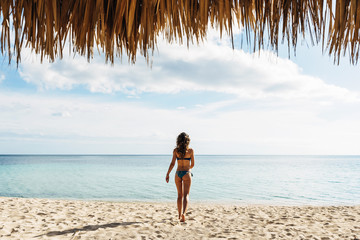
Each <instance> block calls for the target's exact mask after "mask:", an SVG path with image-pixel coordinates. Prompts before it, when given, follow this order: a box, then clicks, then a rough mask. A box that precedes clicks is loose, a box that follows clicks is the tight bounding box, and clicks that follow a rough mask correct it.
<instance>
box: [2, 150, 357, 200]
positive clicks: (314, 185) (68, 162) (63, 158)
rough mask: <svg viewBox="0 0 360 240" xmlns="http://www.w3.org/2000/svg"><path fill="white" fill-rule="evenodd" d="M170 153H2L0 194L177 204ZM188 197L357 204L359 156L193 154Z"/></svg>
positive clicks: (194, 198)
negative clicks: (168, 173)
mask: <svg viewBox="0 0 360 240" xmlns="http://www.w3.org/2000/svg"><path fill="white" fill-rule="evenodd" d="M170 161H171V156H170V155H0V196H3V197H25V198H54V199H81V200H106V201H150V202H156V201H162V202H168V201H175V199H176V197H177V193H176V187H175V184H174V174H175V170H176V168H174V169H173V171H172V172H171V175H170V177H171V180H170V182H169V183H166V182H165V175H166V172H167V169H168V167H169V164H170ZM192 172H193V174H194V176H193V178H192V186H191V191H190V199H191V201H196V202H215V203H217V202H218V203H235V204H270V205H324V206H326V205H358V204H360V156H265V155H261V156H243V155H240V156H228V155H225V156H220V155H197V156H195V167H194V169H193V170H192Z"/></svg>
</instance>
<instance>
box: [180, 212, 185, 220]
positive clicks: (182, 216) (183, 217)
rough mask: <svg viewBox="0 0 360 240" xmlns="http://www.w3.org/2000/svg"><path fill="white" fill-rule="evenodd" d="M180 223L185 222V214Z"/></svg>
mask: <svg viewBox="0 0 360 240" xmlns="http://www.w3.org/2000/svg"><path fill="white" fill-rule="evenodd" d="M180 222H185V215H184V214H182V215H181V219H180Z"/></svg>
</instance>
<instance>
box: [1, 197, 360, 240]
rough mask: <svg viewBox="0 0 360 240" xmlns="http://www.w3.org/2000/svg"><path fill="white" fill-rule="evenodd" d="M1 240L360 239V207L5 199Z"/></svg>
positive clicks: (2, 207)
mask: <svg viewBox="0 0 360 240" xmlns="http://www.w3.org/2000/svg"><path fill="white" fill-rule="evenodd" d="M0 213H1V214H0V239H130V238H131V239H319V240H326V239H352V240H354V239H359V238H360V206H338V207H312V206H300V207H294V206H255V205H249V206H245V205H241V206H237V205H229V204H224V205H217V204H205V203H202V204H200V203H190V208H189V211H188V216H187V221H186V223H180V222H179V221H178V219H177V210H176V203H175V201H174V203H137V202H136V203H123V202H96V201H68V200H49V199H26V198H6V197H0Z"/></svg>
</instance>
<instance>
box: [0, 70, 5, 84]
mask: <svg viewBox="0 0 360 240" xmlns="http://www.w3.org/2000/svg"><path fill="white" fill-rule="evenodd" d="M4 80H5V75H4V74H2V73H1V72H0V83H1V82H2V81H4Z"/></svg>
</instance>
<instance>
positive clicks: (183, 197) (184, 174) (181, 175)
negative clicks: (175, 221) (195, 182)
mask: <svg viewBox="0 0 360 240" xmlns="http://www.w3.org/2000/svg"><path fill="white" fill-rule="evenodd" d="M189 143H190V137H189V135H187V134H186V133H184V132H182V133H180V134H179V136H178V137H177V140H176V148H175V149H174V151H173V157H172V160H171V163H170V166H169V170H168V172H167V174H166V182H169V174H170V172H171V170H172V169H173V168H174V166H175V161H176V160H177V163H178V164H177V170H176V174H175V184H176V188H177V192H178V198H177V207H178V212H179V219H180V221H181V222H185V213H186V209H187V207H188V203H189V192H190V186H191V176H192V173H191V172H190V169H192V168H193V167H194V164H195V162H194V151H193V150H192V149H191V148H189Z"/></svg>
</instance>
